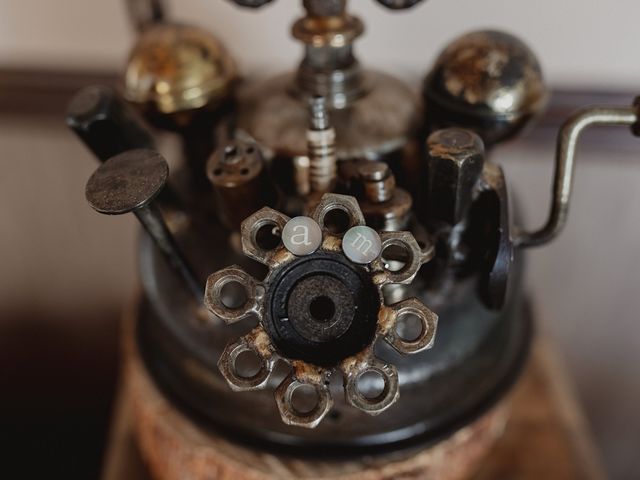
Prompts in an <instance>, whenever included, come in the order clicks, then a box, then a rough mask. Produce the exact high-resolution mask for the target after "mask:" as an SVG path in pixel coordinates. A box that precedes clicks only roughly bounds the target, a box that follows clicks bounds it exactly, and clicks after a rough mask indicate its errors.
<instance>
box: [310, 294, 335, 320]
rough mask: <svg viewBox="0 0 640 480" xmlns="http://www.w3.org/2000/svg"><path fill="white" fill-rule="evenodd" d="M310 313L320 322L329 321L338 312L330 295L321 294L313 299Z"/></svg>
mask: <svg viewBox="0 0 640 480" xmlns="http://www.w3.org/2000/svg"><path fill="white" fill-rule="evenodd" d="M309 313H310V314H311V316H312V317H313V318H314V319H315V320H317V321H318V322H327V321H329V320H331V319H332V318H333V316H334V315H335V313H336V305H335V303H333V300H331V299H330V298H329V297H327V296H325V295H321V296H319V297H316V298H314V299H313V300H311V303H310V304H309Z"/></svg>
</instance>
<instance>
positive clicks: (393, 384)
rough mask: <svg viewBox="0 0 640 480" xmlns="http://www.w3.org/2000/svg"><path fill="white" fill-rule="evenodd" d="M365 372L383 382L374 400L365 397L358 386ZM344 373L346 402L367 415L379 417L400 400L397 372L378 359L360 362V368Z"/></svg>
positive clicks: (394, 368)
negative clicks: (374, 374)
mask: <svg viewBox="0 0 640 480" xmlns="http://www.w3.org/2000/svg"><path fill="white" fill-rule="evenodd" d="M367 372H375V373H377V374H379V375H380V376H381V377H382V379H383V380H384V388H383V390H382V393H381V394H380V395H378V396H377V397H375V398H369V397H367V396H365V395H364V394H363V393H362V392H361V391H360V388H359V386H358V380H359V379H360V377H361V376H362V375H364V374H365V373H367ZM343 373H345V385H344V391H345V396H346V400H347V402H348V403H349V404H350V405H352V406H354V407H356V408H357V409H359V410H362V411H363V412H365V413H368V414H369V415H379V414H380V413H382V412H384V411H385V410H386V409H387V408H389V407H390V406H391V405H393V404H394V403H395V402H396V401H397V400H398V398H400V388H399V381H398V370H397V369H396V367H395V366H393V365H390V364H387V363H384V362H383V361H382V360H380V359H378V358H375V357H373V358H371V359H370V360H369V361H368V362H366V361H364V362H362V364H361V366H360V368H355V369H353V370H350V371H349V372H343Z"/></svg>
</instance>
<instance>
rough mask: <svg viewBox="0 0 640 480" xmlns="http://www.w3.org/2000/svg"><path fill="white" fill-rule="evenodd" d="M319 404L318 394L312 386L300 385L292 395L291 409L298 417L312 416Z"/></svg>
mask: <svg viewBox="0 0 640 480" xmlns="http://www.w3.org/2000/svg"><path fill="white" fill-rule="evenodd" d="M318 404H319V399H318V392H316V389H315V388H314V387H313V386H312V385H305V384H301V385H298V386H296V387H295V388H294V390H293V392H292V393H291V407H292V408H293V410H294V411H295V412H296V413H297V414H298V415H308V414H310V413H311V412H313V411H314V410H315V409H316V408H317V407H318Z"/></svg>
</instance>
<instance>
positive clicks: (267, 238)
mask: <svg viewBox="0 0 640 480" xmlns="http://www.w3.org/2000/svg"><path fill="white" fill-rule="evenodd" d="M255 241H256V245H257V246H258V247H259V248H261V249H262V250H273V249H274V248H276V247H277V246H278V245H280V229H279V227H278V226H277V225H276V224H275V223H273V222H268V223H265V224H264V225H262V226H261V227H260V228H258V230H257V231H256V235H255Z"/></svg>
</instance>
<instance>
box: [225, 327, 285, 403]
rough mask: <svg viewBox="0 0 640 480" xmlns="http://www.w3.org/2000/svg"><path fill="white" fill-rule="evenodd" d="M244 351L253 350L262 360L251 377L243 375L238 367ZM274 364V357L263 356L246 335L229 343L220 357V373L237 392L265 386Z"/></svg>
mask: <svg viewBox="0 0 640 480" xmlns="http://www.w3.org/2000/svg"><path fill="white" fill-rule="evenodd" d="M244 352H253V353H254V354H255V355H256V356H257V357H258V358H259V359H260V360H261V362H262V364H261V366H260V369H259V370H258V372H256V374H255V375H252V376H251V377H243V376H241V375H240V374H239V373H238V371H237V368H236V360H237V358H238V357H239V356H240V355H241V354H242V353H244ZM273 365H274V361H273V359H271V358H265V357H264V356H262V355H261V354H260V353H259V352H258V351H257V350H256V349H255V348H252V347H251V346H250V345H249V342H247V341H246V339H245V338H244V337H243V338H240V339H238V340H237V341H235V342H232V343H229V344H228V345H227V346H226V347H225V349H224V351H223V352H222V354H221V355H220V358H219V359H218V369H219V370H220V373H221V374H222V376H223V377H224V379H225V380H226V381H227V383H228V384H229V387H231V389H232V390H234V391H236V392H245V391H250V390H259V389H262V388H264V387H265V386H266V385H267V381H268V380H269V376H270V375H271V372H272V371H273Z"/></svg>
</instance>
